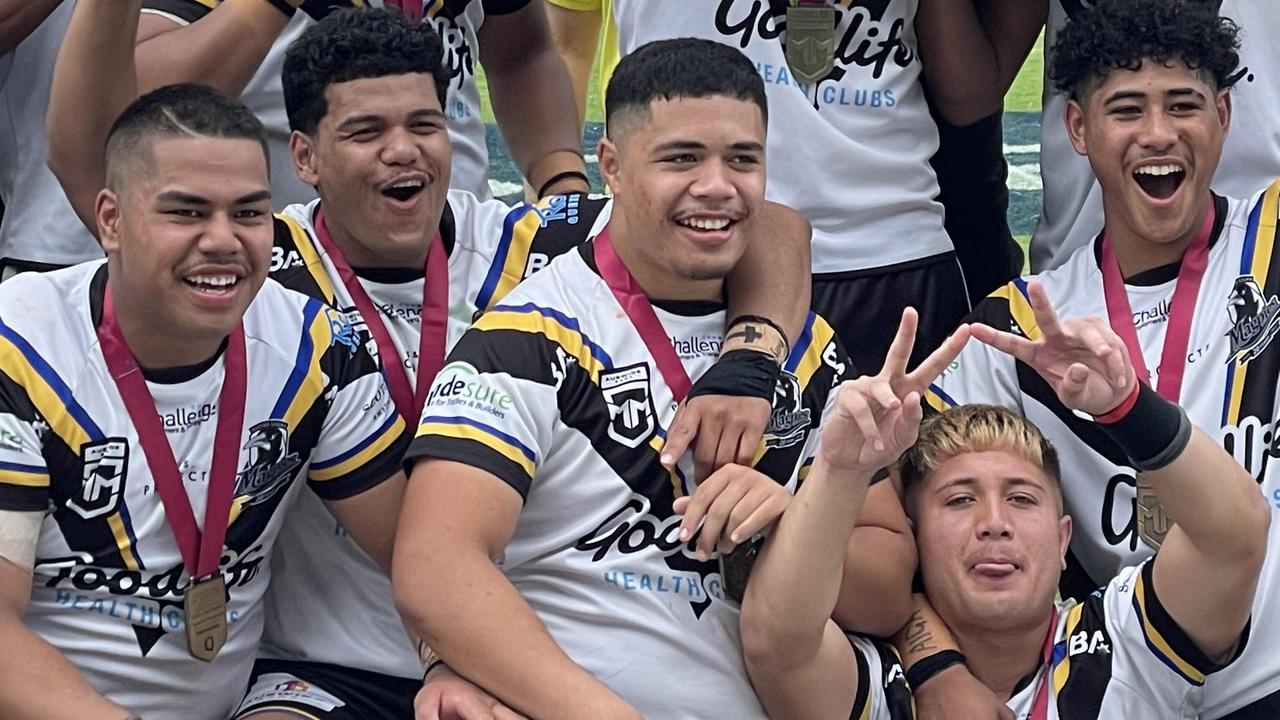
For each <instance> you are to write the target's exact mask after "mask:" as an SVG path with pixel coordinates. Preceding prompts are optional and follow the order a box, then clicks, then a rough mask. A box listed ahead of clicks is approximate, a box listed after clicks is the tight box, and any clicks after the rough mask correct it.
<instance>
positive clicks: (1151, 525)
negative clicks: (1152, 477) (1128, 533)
mask: <svg viewBox="0 0 1280 720" xmlns="http://www.w3.org/2000/svg"><path fill="white" fill-rule="evenodd" d="M1137 485H1138V537H1140V538H1142V542H1144V543H1146V544H1147V547H1150V548H1151V549H1152V550H1159V549H1160V544H1161V543H1163V542H1164V537H1165V535H1168V534H1169V527H1170V526H1172V525H1173V523H1171V522H1170V521H1169V515H1168V513H1166V512H1165V511H1164V507H1163V506H1162V505H1161V504H1160V500H1159V498H1157V497H1156V491H1155V490H1153V489H1152V488H1151V482H1150V481H1149V480H1147V478H1146V476H1145V475H1143V474H1142V473H1138V478H1137Z"/></svg>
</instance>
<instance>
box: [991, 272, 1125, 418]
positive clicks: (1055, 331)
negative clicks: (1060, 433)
mask: <svg viewBox="0 0 1280 720" xmlns="http://www.w3.org/2000/svg"><path fill="white" fill-rule="evenodd" d="M1027 295H1028V297H1029V299H1030V300H1031V310H1032V312H1033V313H1034V314H1035V320H1036V324H1037V325H1039V326H1040V337H1039V338H1037V339H1035V340H1029V339H1027V338H1025V337H1022V336H1020V335H1015V334H1013V333H1009V332H1004V331H1002V330H996V329H995V328H992V327H988V326H986V325H974V326H973V337H975V338H977V339H978V340H979V341H981V342H984V343H986V344H987V345H990V346H991V347H993V348H995V349H997V350H1000V351H1002V352H1005V353H1008V354H1010V355H1012V356H1014V357H1015V358H1017V359H1019V360H1021V361H1022V362H1024V363H1026V364H1027V365H1028V366H1030V367H1031V368H1032V369H1033V370H1035V371H1036V372H1037V373H1039V374H1040V377H1042V378H1044V379H1045V381H1046V382H1048V383H1049V386H1050V387H1052V388H1053V391H1054V393H1056V394H1057V396H1058V399H1059V400H1061V401H1062V404H1063V405H1066V406H1067V407H1068V408H1070V409H1072V410H1079V411H1081V412H1085V413H1088V414H1090V415H1094V416H1097V415H1102V414H1104V413H1106V412H1108V411H1109V410H1112V409H1114V408H1115V407H1116V406H1117V405H1119V404H1120V403H1121V401H1123V400H1124V399H1125V398H1126V397H1127V396H1128V395H1129V393H1130V392H1132V391H1133V388H1134V384H1135V383H1136V382H1137V376H1136V375H1135V373H1134V370H1133V363H1132V362H1130V359H1129V352H1128V350H1127V349H1125V346H1124V342H1123V341H1121V340H1120V336H1118V335H1116V333H1115V331H1114V330H1112V329H1111V326H1110V325H1108V324H1107V322H1106V321H1105V320H1102V319H1101V318H1098V317H1093V316H1090V317H1084V318H1076V319H1072V320H1067V321H1066V322H1059V321H1058V315H1057V313H1055V312H1054V311H1053V306H1052V304H1050V302H1049V296H1048V294H1046V293H1045V290H1044V286H1043V285H1041V284H1040V283H1038V282H1035V281H1032V282H1031V283H1029V284H1028V286H1027Z"/></svg>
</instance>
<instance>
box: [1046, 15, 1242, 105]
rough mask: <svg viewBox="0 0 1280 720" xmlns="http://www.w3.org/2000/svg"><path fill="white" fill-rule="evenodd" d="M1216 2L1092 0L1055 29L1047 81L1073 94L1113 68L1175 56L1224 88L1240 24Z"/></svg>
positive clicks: (1230, 80) (1229, 78)
mask: <svg viewBox="0 0 1280 720" xmlns="http://www.w3.org/2000/svg"><path fill="white" fill-rule="evenodd" d="M1217 7H1218V3H1215V2H1207V1H1206V0H1098V1H1097V2H1096V3H1094V5H1093V7H1092V8H1091V9H1087V10H1085V11H1084V12H1082V13H1080V14H1079V16H1078V17H1075V18H1072V19H1070V20H1068V21H1067V23H1066V25H1064V26H1063V27H1062V29H1061V30H1060V31H1059V32H1058V36H1057V39H1056V40H1055V41H1054V47H1053V56H1052V58H1051V59H1050V66H1049V78H1050V80H1051V81H1052V82H1053V87H1054V88H1055V89H1056V90H1057V91H1058V92H1060V93H1063V94H1065V95H1068V96H1070V97H1071V98H1073V99H1076V100H1079V99H1081V96H1082V94H1086V93H1087V92H1088V91H1089V90H1090V89H1091V88H1092V87H1094V86H1095V85H1096V84H1099V83H1101V81H1102V80H1103V79H1104V78H1106V76H1107V75H1108V74H1109V73H1111V72H1112V71H1114V70H1135V71H1136V70H1137V69H1138V68H1140V67H1142V63H1143V62H1144V61H1146V60H1151V61H1154V62H1158V63H1163V64H1165V65H1168V64H1170V63H1172V62H1175V61H1178V60H1181V61H1182V62H1184V63H1186V65H1187V67H1189V68H1191V69H1192V70H1196V71H1198V72H1200V73H1202V74H1203V75H1204V79H1205V81H1206V82H1211V83H1212V85H1213V87H1214V89H1215V90H1221V89H1223V88H1227V87H1229V86H1230V85H1231V83H1233V82H1234V77H1233V76H1234V73H1235V72H1236V68H1237V66H1239V64H1240V53H1239V50H1240V27H1239V26H1238V25H1236V23H1235V22H1234V21H1233V20H1231V19H1230V18H1226V17H1222V16H1220V15H1219V14H1218V9H1217Z"/></svg>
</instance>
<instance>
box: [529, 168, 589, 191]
mask: <svg viewBox="0 0 1280 720" xmlns="http://www.w3.org/2000/svg"><path fill="white" fill-rule="evenodd" d="M569 178H578V179H579V180H581V181H582V182H584V183H586V184H587V187H591V178H588V177H587V174H586V173H584V172H582V171H581V170H565V171H564V172H558V173H556V174H555V175H552V176H551V177H549V178H547V181H546V182H544V183H542V187H540V188H538V197H540V198H541V197H546V195H547V189H548V188H550V187H551V186H552V185H555V184H556V183H558V182H560V181H561V180H568V179H569Z"/></svg>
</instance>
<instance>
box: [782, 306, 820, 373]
mask: <svg viewBox="0 0 1280 720" xmlns="http://www.w3.org/2000/svg"><path fill="white" fill-rule="evenodd" d="M815 317H817V316H816V315H814V314H813V313H812V312H810V313H809V317H807V318H805V321H804V330H802V331H801V332H800V337H799V338H796V344H795V346H794V347H792V348H791V354H790V355H788V356H787V362H786V364H785V365H783V366H782V367H783V369H784V370H786V371H787V372H789V373H791V374H793V375H794V374H795V372H796V368H797V367H799V366H800V361H801V360H802V359H804V352H805V350H807V349H808V348H809V343H811V342H813V320H814V318H815Z"/></svg>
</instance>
